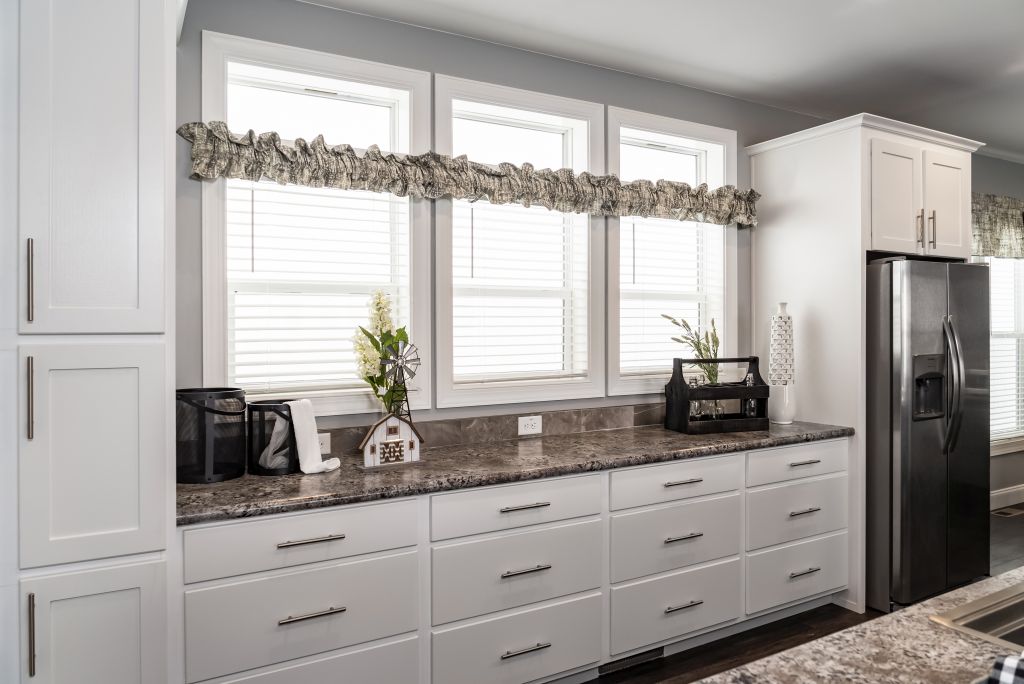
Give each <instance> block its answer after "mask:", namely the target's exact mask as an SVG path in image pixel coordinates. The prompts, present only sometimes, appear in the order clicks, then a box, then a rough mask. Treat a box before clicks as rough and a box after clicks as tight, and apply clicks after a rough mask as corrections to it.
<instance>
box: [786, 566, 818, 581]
mask: <svg viewBox="0 0 1024 684" xmlns="http://www.w3.org/2000/svg"><path fill="white" fill-rule="evenodd" d="M820 570H821V568H807V569H806V570H801V571H799V572H791V573H789V579H796V578H797V577H803V576H804V575H813V574H814V573H816V572H819V571H820Z"/></svg>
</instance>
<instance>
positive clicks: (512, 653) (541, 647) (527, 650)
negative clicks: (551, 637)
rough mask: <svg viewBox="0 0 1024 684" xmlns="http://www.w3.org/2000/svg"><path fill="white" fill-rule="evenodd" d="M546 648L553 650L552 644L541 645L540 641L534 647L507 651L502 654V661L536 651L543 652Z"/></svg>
mask: <svg viewBox="0 0 1024 684" xmlns="http://www.w3.org/2000/svg"><path fill="white" fill-rule="evenodd" d="M545 648H551V642H550V641H549V642H546V643H543V644H542V643H540V642H539V641H538V642H537V643H536V644H535V645H533V646H527V647H526V648H521V649H519V650H518V651H505V652H504V653H502V654H501V659H502V660H508V659H509V658H515V657H516V656H521V655H526V654H527V653H533V652H534V651H543V650H544V649H545Z"/></svg>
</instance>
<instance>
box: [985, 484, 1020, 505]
mask: <svg viewBox="0 0 1024 684" xmlns="http://www.w3.org/2000/svg"><path fill="white" fill-rule="evenodd" d="M1019 503H1024V484H1019V485H1014V486H1013V487H1004V488H1003V489H995V490H993V491H992V494H991V495H990V502H989V510H993V511H994V510H996V509H997V508H1003V507H1005V506H1012V505H1014V504H1019Z"/></svg>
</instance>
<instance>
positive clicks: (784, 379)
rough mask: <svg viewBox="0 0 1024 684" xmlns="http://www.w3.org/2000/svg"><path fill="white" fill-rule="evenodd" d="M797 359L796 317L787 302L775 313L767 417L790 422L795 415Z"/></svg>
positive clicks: (778, 421) (770, 343)
mask: <svg viewBox="0 0 1024 684" xmlns="http://www.w3.org/2000/svg"><path fill="white" fill-rule="evenodd" d="M795 367H796V364H795V361H794V357H793V317H792V316H790V315H789V313H787V312H786V302H779V308H778V310H777V311H776V312H775V315H774V316H772V320H771V333H770V336H769V345H768V382H769V384H771V385H772V390H771V396H770V397H769V399H768V419H769V420H771V422H773V423H778V424H779V425H788V424H790V423H792V422H793V418H794V416H796V388H795V386H794V371H795Z"/></svg>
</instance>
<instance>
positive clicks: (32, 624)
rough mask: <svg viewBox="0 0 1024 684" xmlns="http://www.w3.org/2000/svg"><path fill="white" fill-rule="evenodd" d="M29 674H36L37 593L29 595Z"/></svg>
mask: <svg viewBox="0 0 1024 684" xmlns="http://www.w3.org/2000/svg"><path fill="white" fill-rule="evenodd" d="M28 676H29V677H35V676H36V595H35V594H34V593H30V594H29V595H28Z"/></svg>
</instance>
